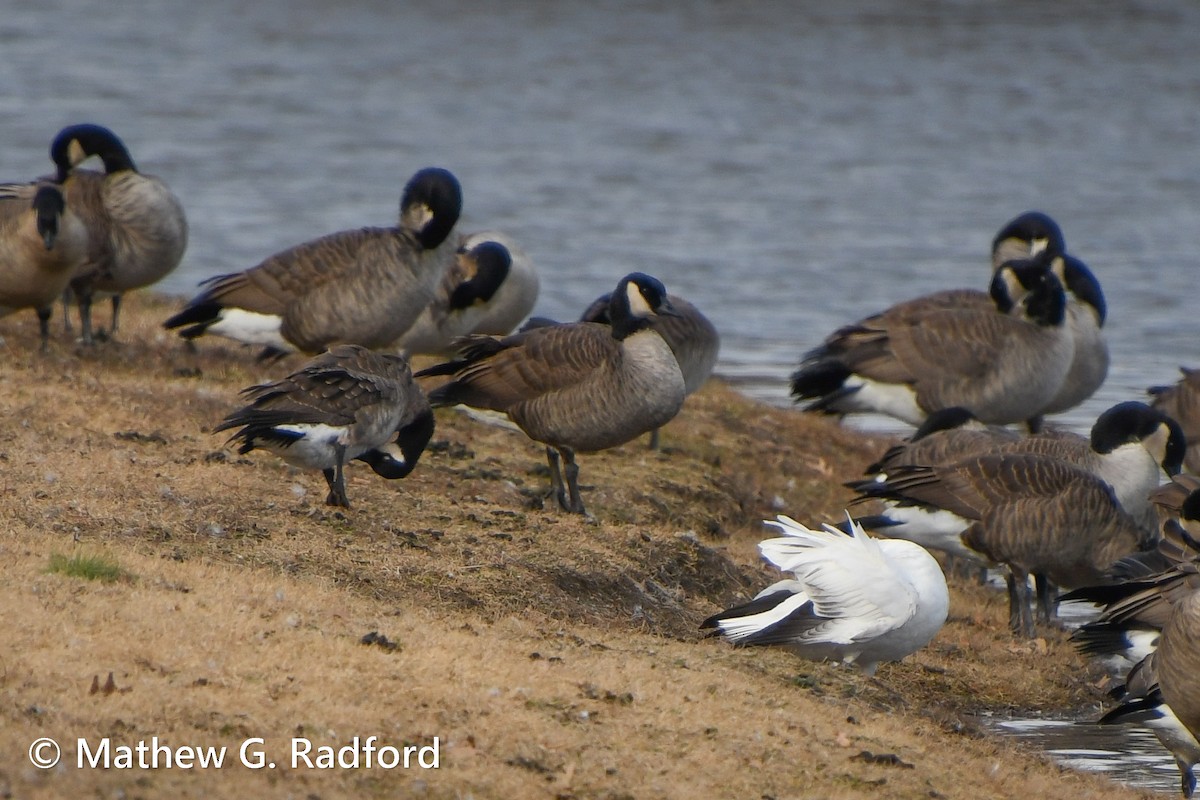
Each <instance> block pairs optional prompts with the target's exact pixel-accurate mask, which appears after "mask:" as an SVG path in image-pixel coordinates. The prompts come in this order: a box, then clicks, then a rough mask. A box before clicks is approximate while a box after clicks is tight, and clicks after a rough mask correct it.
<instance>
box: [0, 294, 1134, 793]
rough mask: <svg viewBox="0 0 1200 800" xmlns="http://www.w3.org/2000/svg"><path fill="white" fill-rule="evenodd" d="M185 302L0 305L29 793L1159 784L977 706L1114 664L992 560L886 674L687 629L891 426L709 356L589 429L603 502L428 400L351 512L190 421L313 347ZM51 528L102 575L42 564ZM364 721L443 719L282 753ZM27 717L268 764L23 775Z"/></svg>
mask: <svg viewBox="0 0 1200 800" xmlns="http://www.w3.org/2000/svg"><path fill="white" fill-rule="evenodd" d="M181 305H182V301H181V300H180V299H178V298H168V297H163V296H158V295H154V294H147V293H136V294H133V295H130V296H129V297H127V298H126V301H125V303H124V305H123V306H122V330H121V331H120V335H119V337H118V341H117V342H111V343H102V344H100V345H99V346H98V347H97V348H95V350H94V351H93V352H89V353H83V354H77V353H76V352H75V348H74V347H73V346H71V345H69V344H68V343H67V342H66V341H65V339H64V336H63V334H62V331H61V321H55V322H54V323H53V327H52V330H53V331H54V333H53V334H52V342H51V352H50V353H48V354H47V355H45V356H40V355H39V354H38V352H37V324H36V320H35V318H34V315H33V314H32V312H28V313H25V312H22V313H19V314H17V315H13V316H10V317H8V318H6V320H5V321H3V322H0V335H3V337H4V340H5V345H4V349H5V351H6V356H7V358H8V367H7V369H6V370H5V371H4V372H3V374H0V397H3V401H4V404H5V408H6V409H7V410H8V412H9V422H10V424H9V426H7V430H6V432H5V433H4V434H3V438H0V471H2V474H3V476H4V477H3V486H4V492H5V494H6V495H7V497H6V500H7V502H6V503H5V504H4V510H3V511H0V513H2V514H3V515H4V516H5V517H6V520H5V521H6V523H7V524H6V525H5V528H6V530H8V531H9V532H10V533H9V535H8V536H6V537H4V538H3V539H2V540H0V542H2V544H0V555H2V557H3V564H4V568H5V573H6V577H7V581H6V582H5V584H4V585H3V586H0V604H2V605H4V607H7V608H10V609H14V610H17V612H18V613H15V614H11V615H9V623H8V627H9V630H8V634H9V639H10V641H11V642H12V645H11V647H10V651H9V653H8V655H6V656H5V657H4V664H3V669H0V686H2V687H3V690H4V695H5V697H6V699H7V700H8V702H7V703H6V704H5V711H4V718H5V720H6V723H7V724H6V725H4V726H3V732H0V753H2V754H3V755H2V756H0V788H8V789H9V790H10V791H11V792H12V793H13V794H14V796H19V797H25V796H32V797H41V796H45V797H51V796H55V797H56V796H65V795H67V794H70V793H78V792H79V791H81V790H86V789H92V790H95V791H100V792H101V793H102V794H104V795H105V796H110V795H111V794H112V793H113V792H116V791H118V790H124V791H126V792H128V793H129V794H131V795H137V796H164V797H166V796H179V797H186V796H205V797H239V796H245V795H246V794H247V793H249V792H251V791H253V792H257V793H260V794H261V795H262V796H264V797H276V796H278V797H283V796H289V795H295V794H298V793H299V794H305V793H313V794H319V795H322V796H324V795H325V794H328V795H330V796H342V795H354V796H362V797H385V796H394V795H396V794H398V793H401V794H403V793H405V792H407V793H409V794H417V793H420V794H422V795H423V796H428V797H456V796H462V795H465V794H471V795H474V796H480V797H503V796H553V797H580V798H583V797H625V796H628V797H632V796H637V797H643V796H646V797H674V796H684V795H692V796H711V795H722V796H731V797H755V796H772V797H786V796H795V795H796V794H797V793H801V794H816V795H820V796H825V797H865V796H878V793H879V791H880V788H881V787H885V788H884V791H886V792H887V793H888V794H889V795H898V796H922V797H929V796H940V797H957V796H992V797H1014V798H1016V797H1027V796H1049V795H1050V794H1051V793H1054V794H1065V793H1068V792H1070V793H1075V794H1080V793H1082V794H1083V795H1085V796H1089V797H1137V796H1145V794H1144V793H1140V792H1137V791H1135V790H1132V789H1128V788H1126V787H1123V786H1120V785H1117V784H1115V783H1112V782H1111V781H1108V780H1107V779H1105V778H1103V777H1102V776H1097V775H1088V774H1083V773H1075V772H1071V771H1068V770H1065V769H1063V768H1061V767H1058V766H1056V765H1054V764H1052V763H1051V762H1050V761H1049V760H1048V759H1047V758H1046V757H1044V756H1040V755H1037V754H1035V753H1033V751H1031V750H1030V749H1029V748H1027V747H1023V746H1021V745H1020V744H1018V743H1015V742H1011V741H1007V740H1003V739H1001V738H1000V737H999V736H998V735H997V734H994V733H989V732H987V731H986V730H985V729H984V726H983V725H981V723H980V722H979V720H978V715H979V714H980V713H982V712H983V711H990V712H992V713H996V714H1004V713H1021V714H1037V713H1043V714H1049V713H1059V712H1064V711H1066V710H1068V709H1069V710H1071V713H1073V714H1075V715H1078V716H1086V715H1087V714H1088V713H1089V709H1092V710H1095V709H1098V708H1099V706H1100V704H1101V702H1102V701H1103V691H1104V688H1105V687H1106V685H1107V683H1106V679H1105V677H1104V676H1103V673H1101V672H1100V671H1099V670H1098V669H1097V668H1096V667H1094V666H1092V665H1090V664H1088V663H1087V662H1085V661H1084V660H1083V659H1082V658H1080V657H1079V656H1078V655H1077V654H1076V653H1075V652H1074V649H1073V647H1072V646H1071V645H1070V644H1069V642H1068V641H1067V639H1066V635H1065V634H1064V633H1062V632H1061V631H1059V630H1043V629H1039V636H1040V638H1038V639H1036V640H1034V641H1033V642H1024V641H1020V640H1015V639H1013V638H1012V637H1011V635H1010V634H1009V632H1008V630H1007V619H1006V616H1007V614H1006V610H1005V609H1006V605H1005V599H1004V597H1003V595H1002V594H1001V593H997V592H994V591H992V590H990V589H987V588H985V587H978V586H974V585H972V584H971V583H969V582H968V581H964V580H961V579H956V578H951V579H950V585H951V609H950V619H949V620H948V622H947V625H946V626H945V628H943V630H942V632H941V633H939V635H938V636H937V637H936V638H935V639H934V641H933V642H932V643H931V644H930V645H929V646H928V647H927V648H926V649H925V650H922V651H920V652H918V653H916V654H914V655H913V656H910V657H909V658H908V659H906V660H905V661H903V662H901V663H899V664H884V665H881V666H880V669H879V673H878V675H877V676H876V677H875V678H873V679H872V678H864V677H862V676H861V675H858V674H857V673H855V672H853V671H852V670H848V669H844V668H839V667H837V666H834V665H829V664H814V663H811V662H807V661H802V660H800V659H798V658H796V657H794V656H792V655H790V654H788V653H787V652H784V651H781V650H767V649H734V648H732V647H730V646H728V645H727V644H725V643H724V642H721V641H718V640H714V639H705V638H703V637H702V636H701V632H700V631H699V630H698V629H697V625H698V624H699V622H700V621H701V620H702V619H704V617H706V616H707V615H708V614H711V613H712V612H713V611H715V610H717V609H718V608H719V607H723V606H724V605H727V604H728V603H731V602H734V601H737V600H739V599H744V598H746V597H748V596H750V595H752V594H753V593H754V592H756V591H757V590H758V589H759V588H761V587H762V586H764V585H766V584H767V583H768V582H770V581H772V580H774V578H773V577H772V574H771V573H770V572H769V571H768V570H767V569H766V568H764V567H762V566H761V565H760V564H759V562H758V558H757V552H756V549H755V548H756V545H757V543H758V541H759V540H760V539H762V538H765V536H764V531H763V530H762V527H761V520H762V519H764V518H769V517H773V516H774V515H775V514H777V513H785V514H788V515H789V516H793V517H795V518H796V519H799V520H801V521H803V522H806V523H809V524H814V523H819V522H821V521H825V520H830V519H837V518H840V516H841V514H842V513H843V512H842V509H843V507H844V504H845V503H846V501H847V500H848V499H849V497H850V496H851V495H850V492H849V490H847V489H844V488H843V487H842V486H841V485H840V484H841V481H843V480H848V479H850V478H852V477H854V476H855V475H857V474H858V472H860V471H861V469H862V467H863V466H864V465H865V464H866V463H868V462H869V461H870V460H872V459H873V458H874V457H875V456H876V455H878V453H879V452H880V451H881V450H882V449H883V447H884V446H885V444H886V442H887V441H889V437H886V436H875V435H870V434H866V433H863V432H859V431H853V430H849V429H844V428H841V427H839V426H838V425H837V424H836V423H835V422H833V421H831V420H828V419H817V418H813V417H811V416H807V415H803V414H799V413H797V412H795V411H794V410H791V409H781V408H778V407H775V406H771V405H767V404H762V403H758V402H755V401H752V400H749V399H748V398H745V397H743V396H741V395H739V394H737V393H736V392H734V391H733V390H731V389H729V388H728V387H726V386H724V385H722V384H720V383H719V382H712V383H710V385H709V386H708V387H706V388H705V389H704V390H702V391H701V392H700V393H698V394H697V395H695V396H693V397H691V398H689V399H688V401H687V402H686V403H685V406H684V409H683V411H682V412H681V414H680V416H679V418H677V419H676V420H675V421H673V422H671V423H669V424H668V425H667V426H666V427H665V428H664V429H663V432H662V436H663V439H662V441H663V446H664V451H663V452H662V453H652V452H650V451H648V450H647V449H646V448H645V442H644V441H642V440H639V441H635V442H631V443H629V444H627V445H624V446H623V447H620V448H616V449H614V450H612V451H608V452H605V453H601V454H595V455H585V456H581V457H580V481H581V485H582V487H583V491H584V500H585V502H586V503H587V505H588V508H589V510H590V511H591V512H592V513H593V514H595V516H596V519H597V522H596V523H595V524H588V523H586V522H584V521H583V520H580V519H576V518H572V517H568V516H566V515H564V514H561V513H560V512H558V510H557V509H556V507H554V506H553V503H552V501H551V503H549V504H546V505H545V507H542V506H541V501H540V497H541V495H542V492H543V490H544V489H545V488H546V485H547V478H546V474H545V473H546V470H545V466H544V456H543V453H542V448H541V447H540V446H538V445H535V444H534V443H532V442H530V441H529V440H528V439H526V438H525V437H524V436H523V435H522V434H519V433H512V432H509V431H506V430H503V429H500V428H495V427H489V426H485V425H481V424H479V423H477V422H474V421H472V420H470V419H468V418H467V417H466V416H465V415H462V414H459V413H456V412H454V411H452V410H443V411H439V412H438V414H437V429H436V430H435V432H434V435H433V440H432V442H431V446H430V448H429V449H428V450H427V451H426V453H425V455H424V456H423V457H422V459H421V463H420V464H419V465H418V466H417V468H416V470H415V471H414V472H413V473H412V475H410V476H409V478H407V479H405V480H403V481H397V482H389V481H384V480H382V479H379V478H377V477H375V476H374V475H373V474H372V473H371V472H370V470H369V469H367V468H365V467H362V468H359V467H361V465H358V466H356V467H353V468H351V469H349V470H348V474H347V481H348V485H347V488H348V493H349V496H350V500H351V503H352V504H353V508H352V509H351V510H349V511H348V512H345V513H342V512H338V511H334V510H332V509H329V508H327V507H325V506H324V505H323V504H322V500H323V498H324V493H325V492H324V482H323V480H322V478H321V476H320V475H319V474H317V473H302V472H296V471H294V470H292V469H290V468H289V467H287V466H286V465H285V464H283V463H282V462H281V461H279V460H278V459H275V458H273V457H271V456H270V455H269V454H266V453H259V452H255V453H251V454H249V455H248V456H246V457H237V456H235V455H232V454H231V453H227V452H225V451H223V450H222V445H223V442H224V438H223V437H222V436H220V435H212V434H210V433H209V432H208V431H209V430H210V429H211V428H212V426H214V425H215V424H216V423H217V422H218V421H219V420H220V419H221V418H222V417H223V415H224V414H225V413H227V412H228V411H229V410H231V409H232V408H234V407H236V405H237V403H238V398H237V392H238V391H239V390H240V389H242V388H244V387H246V386H248V385H250V384H252V383H256V382H260V381H262V380H264V379H267V378H271V377H278V376H280V375H283V374H286V372H287V371H288V370H290V369H293V368H294V367H295V366H296V365H298V364H299V363H301V362H302V360H303V359H302V358H300V357H298V356H293V357H288V358H287V359H285V360H284V361H282V362H280V363H275V364H266V365H260V364H257V363H256V362H255V361H254V352H253V351H252V350H251V349H250V348H242V347H240V346H238V345H235V344H233V343H229V342H224V341H220V340H213V341H207V340H201V341H200V342H199V343H198V346H197V348H196V352H194V353H189V352H187V351H186V350H185V348H184V347H183V346H182V344H180V343H179V341H178V340H177V338H176V337H175V336H173V335H169V334H168V333H167V332H165V331H162V330H161V328H160V327H159V323H160V322H161V320H162V319H165V318H166V316H167V315H168V314H169V313H170V312H171V311H173V310H175V309H177V308H178V307H179V306H181ZM98 316H99V317H100V320H99V324H101V325H105V324H107V314H105V313H103V312H101V313H100V314H99V315H98ZM55 554H58V555H66V556H71V555H79V554H83V555H85V556H102V557H103V558H105V559H108V560H110V561H111V562H113V563H114V564H116V565H117V566H118V567H119V570H120V574H119V575H118V576H117V577H116V579H115V580H112V581H107V582H106V581H103V580H85V579H83V578H79V577H72V576H70V575H63V574H57V573H51V572H48V571H47V569H48V565H49V563H50V560H51V557H52V556H53V555H55ZM372 632H374V633H376V637H375V638H374V639H372V640H371V641H372V643H371V644H363V643H362V640H363V637H364V636H366V635H368V634H370V633H372ZM389 645H395V646H394V647H389ZM110 672H111V673H112V674H113V680H112V687H113V688H112V690H111V691H106V690H105V689H104V688H103V686H102V688H100V689H99V690H98V691H97V692H95V693H92V692H90V688H91V686H92V684H93V679H96V680H97V681H98V683H99V684H101V685H105V684H106V683H107V682H106V676H107V675H108V673H110ZM371 735H375V736H377V737H379V739H378V741H379V742H380V743H381V745H386V746H391V747H395V748H398V751H399V752H403V748H404V747H405V746H416V747H418V748H419V747H422V746H429V745H431V744H432V741H433V739H434V738H435V737H436V739H437V741H438V743H439V748H440V749H439V757H440V758H439V766H438V768H437V769H436V770H432V769H415V770H414V769H410V770H407V771H406V770H403V769H392V770H387V769H379V768H378V767H376V768H372V769H365V768H362V767H360V768H358V769H354V768H333V769H320V770H318V769H311V770H310V769H307V768H305V767H303V766H301V767H299V768H292V767H291V766H290V763H289V762H288V761H287V759H286V746H285V743H286V742H287V741H289V740H291V739H292V738H304V739H306V740H307V741H309V742H311V744H312V746H313V752H314V753H316V752H321V751H319V750H318V749H317V748H320V747H331V748H334V750H335V751H336V749H337V748H338V747H345V746H347V743H349V742H351V741H352V740H353V738H354V737H358V738H359V740H360V742H361V741H362V740H365V739H366V738H367V737H369V736H371ZM40 736H48V737H52V738H53V737H61V738H62V739H63V741H67V742H69V741H74V740H76V739H78V738H79V737H86V738H88V739H89V741H90V742H93V743H94V742H95V741H98V740H99V739H101V738H104V737H108V739H109V741H110V742H111V745H110V746H112V747H119V746H121V745H126V746H129V747H134V746H136V744H137V743H138V742H142V741H146V742H148V741H150V740H151V738H152V737H153V736H157V737H158V740H159V741H160V742H165V743H167V744H168V745H170V746H172V747H176V746H184V745H187V746H196V747H209V746H211V747H222V746H224V747H228V748H230V750H229V753H230V756H231V757H232V756H233V755H234V754H236V753H237V751H238V748H239V747H241V746H242V745H243V744H244V743H245V741H247V740H248V739H252V738H261V739H263V740H264V746H265V749H266V750H267V751H268V752H269V754H270V755H271V756H273V757H275V760H276V761H277V762H278V763H279V768H278V769H274V770H267V769H250V768H248V767H245V766H242V765H239V764H233V763H231V764H228V765H226V766H224V767H223V768H221V769H216V770H205V771H204V774H203V776H200V775H199V774H198V772H199V771H194V772H189V771H181V770H167V769H159V770H149V771H147V770H136V769H134V770H109V771H93V770H91V769H90V768H88V769H79V768H77V767H75V766H73V764H74V762H70V764H71V766H69V767H67V766H60V767H57V768H55V769H52V770H48V771H39V770H36V769H34V768H33V767H31V766H30V764H29V762H28V761H27V759H26V752H27V749H28V748H29V746H30V742H32V741H33V740H34V739H37V738H39V737H40ZM65 749H69V748H65ZM93 750H94V747H93ZM864 753H866V754H867V755H863V754H864ZM70 756H72V753H65V754H64V761H68V762H69V761H70V758H69V757H70ZM885 756H894V757H895V759H894V760H891V759H889V758H885Z"/></svg>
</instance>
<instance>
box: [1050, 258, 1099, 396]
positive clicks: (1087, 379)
mask: <svg viewBox="0 0 1200 800" xmlns="http://www.w3.org/2000/svg"><path fill="white" fill-rule="evenodd" d="M1052 263H1053V266H1052V269H1053V270H1054V274H1055V276H1056V277H1057V278H1058V279H1059V281H1060V282H1062V285H1063V288H1064V289H1065V290H1066V293H1067V295H1066V296H1067V329H1068V330H1069V331H1070V332H1071V339H1072V340H1073V341H1074V343H1075V354H1074V356H1073V357H1072V359H1071V368H1070V369H1069V370H1068V371H1067V376H1066V378H1065V379H1063V383H1062V386H1061V387H1059V390H1058V393H1057V394H1055V395H1054V397H1053V398H1051V400H1050V402H1049V403H1047V404H1046V407H1045V408H1043V409H1042V411H1041V416H1046V415H1049V414H1059V413H1061V412H1063V411H1068V410H1070V409H1072V408H1075V407H1076V406H1077V405H1079V404H1080V403H1082V402H1083V401H1085V400H1087V399H1088V398H1089V397H1091V396H1092V395H1093V394H1095V393H1096V390H1097V389H1099V388H1100V387H1101V386H1102V385H1103V384H1104V380H1105V378H1107V377H1108V365H1109V360H1110V358H1109V353H1108V342H1107V341H1106V340H1105V338H1104V323H1105V320H1106V319H1107V316H1108V306H1107V303H1106V301H1105V299H1104V291H1103V290H1102V289H1101V288H1100V281H1098V280H1097V279H1096V276H1095V275H1094V274H1093V273H1092V271H1091V270H1090V269H1088V266H1087V265H1086V264H1084V263H1083V262H1082V261H1080V260H1079V259H1078V258H1075V257H1074V256H1072V255H1068V254H1066V253H1064V254H1063V256H1062V258H1060V259H1055V260H1054V261H1053V262H1052Z"/></svg>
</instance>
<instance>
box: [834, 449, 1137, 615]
mask: <svg viewBox="0 0 1200 800" xmlns="http://www.w3.org/2000/svg"><path fill="white" fill-rule="evenodd" d="M857 488H860V491H862V493H863V494H862V495H861V497H863V498H865V497H872V496H873V497H881V498H884V499H887V500H891V501H893V502H895V503H896V504H897V507H902V506H905V505H913V506H920V507H924V508H928V509H933V510H936V511H939V512H942V513H941V517H942V518H943V519H944V520H945V521H946V522H951V521H952V522H954V524H956V525H958V526H961V527H960V528H959V529H960V530H961V531H962V533H961V536H960V538H961V542H962V544H963V545H964V546H965V547H966V548H967V549H968V550H973V551H975V552H976V553H978V554H980V555H981V556H983V557H984V558H986V559H988V560H989V561H991V562H993V563H1003V564H1005V565H1007V566H1008V568H1009V579H1008V583H1009V600H1010V602H1009V624H1010V625H1011V626H1012V628H1013V630H1014V631H1015V632H1019V633H1023V634H1024V635H1026V636H1029V637H1030V638H1032V636H1033V615H1032V611H1031V608H1030V598H1029V588H1028V578H1029V575H1030V574H1035V575H1037V576H1039V578H1040V579H1045V580H1039V584H1038V589H1039V610H1040V611H1041V612H1042V614H1043V615H1044V616H1045V617H1047V618H1048V617H1049V615H1050V613H1051V611H1052V605H1051V601H1050V598H1049V592H1048V584H1047V583H1046V582H1045V581H1050V582H1053V584H1054V585H1056V586H1061V587H1064V588H1068V589H1073V588H1076V587H1079V586H1084V585H1088V584H1097V583H1100V582H1102V581H1103V580H1104V579H1105V571H1106V569H1107V568H1108V567H1109V566H1110V565H1112V564H1113V563H1114V562H1115V561H1117V560H1118V559H1119V558H1121V557H1123V556H1126V555H1128V554H1130V553H1134V552H1137V551H1138V550H1139V549H1144V547H1145V545H1146V544H1147V542H1146V536H1145V534H1144V532H1143V531H1142V530H1141V529H1140V528H1139V527H1138V525H1137V523H1136V521H1135V520H1134V519H1133V518H1132V517H1130V516H1129V515H1128V514H1126V513H1125V511H1124V510H1123V509H1122V508H1121V506H1120V504H1119V503H1118V502H1117V498H1116V496H1115V495H1114V494H1113V490H1112V487H1110V486H1109V485H1108V484H1107V483H1105V482H1104V481H1102V480H1100V479H1099V478H1097V477H1096V476H1095V475H1093V474H1092V473H1090V472H1087V471H1085V470H1083V469H1080V468H1079V467H1076V466H1073V465H1071V464H1068V463H1066V462H1064V461H1060V460H1057V459H1054V458H1048V457H1046V456H1039V455H1030V454H997V455H992V454H989V455H983V456H978V457H973V458H967V459H965V460H963V461H959V462H957V463H954V464H950V465H940V466H925V467H905V468H901V469H900V470H897V471H896V472H895V474H891V475H889V476H888V478H887V480H885V481H864V482H862V484H860V486H859V487H857Z"/></svg>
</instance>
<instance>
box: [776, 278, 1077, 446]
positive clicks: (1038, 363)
mask: <svg viewBox="0 0 1200 800" xmlns="http://www.w3.org/2000/svg"><path fill="white" fill-rule="evenodd" d="M1050 267H1051V259H1050V257H1049V256H1047V255H1046V254H1041V255H1039V256H1038V257H1037V258H1036V259H1032V260H1026V261H1010V262H1006V263H1005V264H1004V265H1003V266H1002V267H1001V268H1000V269H999V270H997V271H996V273H995V275H994V276H993V279H992V285H991V293H992V296H993V298H994V299H995V307H994V308H992V309H991V310H980V309H967V310H957V309H950V310H946V309H943V310H938V311H930V312H928V313H925V314H922V315H920V317H919V318H913V319H903V318H885V317H879V318H876V319H875V320H865V321H864V322H863V323H859V324H856V325H852V326H848V327H846V328H843V329H841V330H840V331H838V332H837V333H835V334H834V335H833V336H831V337H830V338H829V339H827V340H826V342H825V344H823V345H822V346H821V347H818V348H817V349H815V350H813V351H811V352H810V353H808V354H807V355H806V356H805V359H804V361H803V362H802V363H801V365H800V368H799V369H798V370H797V371H796V372H795V373H793V375H792V395H793V396H794V397H796V398H797V399H799V400H804V399H807V400H811V401H812V402H811V403H809V405H807V406H806V407H805V410H807V411H820V412H823V413H830V414H849V413H860V412H874V413H882V414H887V415H889V416H893V417H895V418H897V419H900V420H903V421H905V422H908V423H910V424H913V425H920V424H921V423H922V422H923V421H924V420H925V418H926V417H927V416H928V415H929V414H930V413H932V412H934V411H938V410H940V409H943V408H949V407H951V406H961V407H964V408H967V409H969V410H970V411H971V412H972V413H973V414H974V415H975V416H976V417H977V418H979V419H980V420H982V421H983V422H986V423H993V424H1008V423H1011V422H1021V421H1025V420H1030V419H1032V418H1034V417H1036V416H1037V415H1038V414H1039V412H1040V411H1041V409H1042V408H1044V407H1045V405H1046V404H1047V403H1048V402H1049V401H1050V400H1051V399H1052V398H1053V397H1054V395H1055V394H1056V393H1057V392H1058V390H1059V388H1060V387H1061V385H1062V381H1063V379H1064V378H1065V377H1066V375H1067V372H1068V370H1069V369H1070V366H1071V361H1072V358H1073V356H1074V342H1073V340H1072V338H1071V334H1070V331H1069V330H1068V329H1067V327H1066V299H1065V295H1064V294H1063V288H1062V284H1061V283H1060V282H1059V280H1058V278H1057V277H1055V275H1054V274H1053V272H1052V271H1051V269H1050ZM998 311H999V312H1002V313H997V312H998Z"/></svg>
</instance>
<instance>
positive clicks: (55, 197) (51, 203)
mask: <svg viewBox="0 0 1200 800" xmlns="http://www.w3.org/2000/svg"><path fill="white" fill-rule="evenodd" d="M65 208H66V204H65V203H64V202H63V196H62V193H61V192H60V191H58V190H57V189H53V188H51V187H49V186H43V187H42V188H41V189H38V192H37V194H36V195H35V196H34V198H33V211H34V214H35V216H36V217H37V232H38V236H40V237H42V242H43V243H44V244H45V245H46V249H47V250H52V249H53V248H54V240H55V239H57V238H58V220H59V218H60V216H61V215H62V213H63V210H64V209H65Z"/></svg>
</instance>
